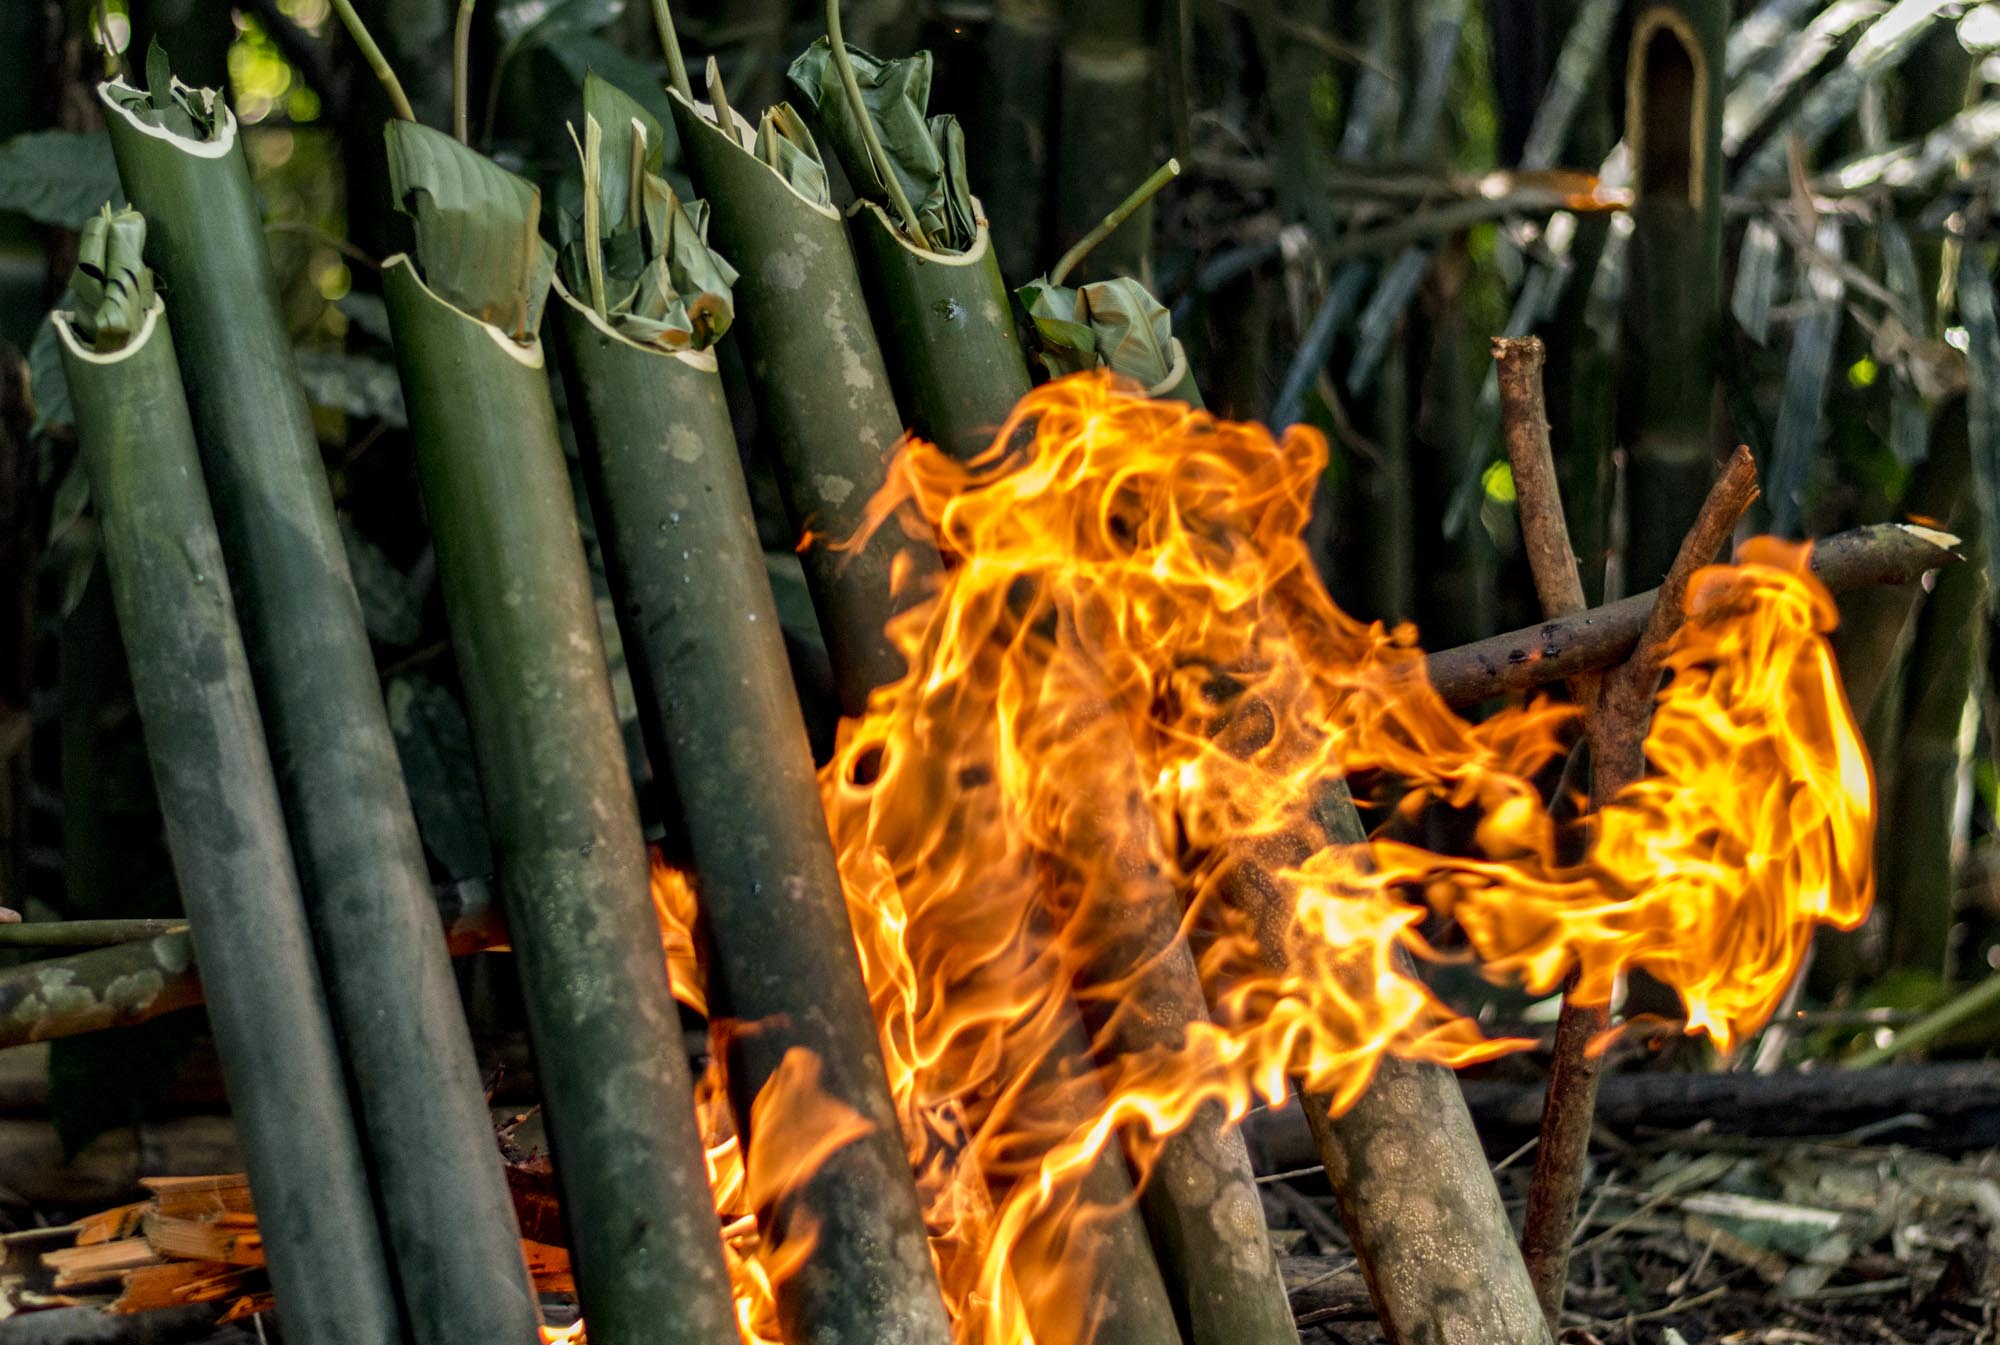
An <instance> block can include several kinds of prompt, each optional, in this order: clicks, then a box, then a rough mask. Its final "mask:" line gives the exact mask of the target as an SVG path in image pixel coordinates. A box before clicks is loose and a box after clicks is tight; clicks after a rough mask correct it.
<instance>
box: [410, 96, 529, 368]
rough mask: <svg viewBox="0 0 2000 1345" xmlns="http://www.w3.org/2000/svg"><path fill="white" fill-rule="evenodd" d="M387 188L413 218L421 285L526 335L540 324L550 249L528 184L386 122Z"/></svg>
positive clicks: (450, 143) (420, 132)
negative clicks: (421, 279)
mask: <svg viewBox="0 0 2000 1345" xmlns="http://www.w3.org/2000/svg"><path fill="white" fill-rule="evenodd" d="M384 133H385V134H386V136H387V138H388V145H389V189H390V193H391V195H392V196H393V197H394V199H395V201H396V204H397V206H398V207H399V208H400V209H401V210H402V211H403V212H404V213H405V214H407V215H409V216H410V218H411V219H412V220H413V221H414V223H415V232H416V243H415V246H414V247H413V248H412V249H411V253H412V255H413V257H414V258H415V260H416V264H417V270H418V273H419V274H421V275H422V276H423V279H424V283H425V284H426V285H428V286H430V288H431V289H432V290H434V291H436V292H437V293H438V294H439V295H440V296H442V297H443V298H444V299H445V300H446V301H447V302H449V303H451V304H452V305H453V306H454V307H456V308H459V309H461V310H463V311H464V312H466V313H468V314H470V315H471V316H473V317H475V318H478V319H479V320H480V321H482V322H487V323H491V324H492V325H493V326H495V327H498V328H500V329H501V330H502V331H505V332H506V333H507V334H508V335H510V336H512V337H513V338H514V339H515V340H517V341H527V340H529V339H531V338H532V337H533V336H534V334H535V329H536V328H537V327H539V326H540V325H541V320H542V304H543V303H544V302H545V301H546V300H547V298H548V294H549V282H550V281H551V280H552V279H553V278H554V276H555V251H554V249H552V248H550V247H549V245H548V244H546V243H544V242H543V241H542V238H541V234H540V232H539V230H540V224H541V212H542V194H541V192H540V190H539V189H537V188H536V187H535V186H534V185H533V184H532V183H530V182H528V181H526V180H525V179H523V178H519V177H516V176H515V175H514V174H512V173H510V172H508V171H507V170H506V169H504V168H502V167H501V166H500V165H499V164H497V163H494V162H493V161H492V160H491V159H489V158H487V157H486V156H484V155H482V154H477V153H475V152H473V151H472V150H470V149H467V148H466V147H465V146H464V145H461V144H459V143H458V141H456V140H454V139H452V138H451V137H450V136H448V135H445V134H444V133H443V132H441V131H433V130H431V129H430V128H429V127H428V126H423V125H420V124H419V123H417V122H409V121H392V122H390V123H389V124H388V125H387V126H386V127H385V128H384Z"/></svg>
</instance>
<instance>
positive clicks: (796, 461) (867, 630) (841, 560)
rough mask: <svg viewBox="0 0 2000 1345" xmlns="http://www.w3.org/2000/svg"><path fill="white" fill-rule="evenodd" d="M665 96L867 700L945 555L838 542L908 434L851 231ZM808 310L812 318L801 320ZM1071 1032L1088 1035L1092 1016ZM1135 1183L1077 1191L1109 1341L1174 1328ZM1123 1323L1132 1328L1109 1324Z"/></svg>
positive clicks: (795, 506) (833, 642) (1118, 1163)
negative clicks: (729, 269)
mask: <svg viewBox="0 0 2000 1345" xmlns="http://www.w3.org/2000/svg"><path fill="white" fill-rule="evenodd" d="M670 98H671V101H672V103H673V108H674V125H675V128H676V130H677V131H678V132H679V135H680V139H681V144H682V146H683V147H684V148H685V150H686V152H687V156H688V167H689V172H690V174H691V175H692V177H693V178H694V181H695V184H696V186H697V187H698V188H699V189H700V190H701V191H702V193H703V194H704V195H705V196H706V198H707V199H708V201H709V208H710V217H709V218H710V224H709V229H710V238H711V240H712V241H713V242H714V244H715V246H716V249H717V250H718V251H720V252H721V253H723V254H724V255H725V256H727V257H729V258H730V260H731V261H732V262H733V263H734V264H735V265H736V266H737V267H738V268H740V272H741V274H740V275H739V277H738V279H737V282H736V285H735V289H734V295H735V300H736V324H735V326H734V327H732V328H731V331H732V332H733V333H734V334H735V336H736V339H739V340H742V341H745V342H747V343H748V344H747V349H746V351H745V354H746V356H747V358H746V359H745V361H744V362H745V364H746V366H747V367H748V369H749V372H750V377H751V381H752V383H753V385H754V387H755V389H756V391H757V394H758V397H759V406H760V409H761V410H763V411H764V412H765V413H766V414H767V415H769V416H770V418H771V420H772V425H773V430H774V432H775V437H776V438H777V441H778V453H779V468H780V471H779V482H780V485H781V486H782V487H783V489H784V491H785V497H786V506H787V508H788V509H789V510H790V512H791V514H792V517H793V520H794V522H795V523H797V524H798V525H799V526H800V527H802V528H809V529H810V533H809V536H808V544H807V549H806V552H805V568H806V578H807V581H808V583H809V584H810V585H811V586H812V590H813V602H814V606H815V607H816V609H817V610H818V613H819V620H820V629H821V631H822V633H823V634H824V636H825V638H826V642H827V648H828V651H829V653H831V654H832V656H833V667H834V677H835V680H836V682H837V683H838V686H839V690H840V698H841V704H842V706H843V708H844V709H845V710H846V712H847V713H848V714H851V715H852V714H859V713H861V712H862V711H863V710H865V709H866V708H867V704H868V694H869V692H870V691H872V690H873V689H874V688H876V687H877V686H882V685H885V684H887V683H889V682H892V681H894V680H896V679H897V678H899V677H901V676H902V675H903V672H904V665H903V661H902V658H901V656H900V655H898V654H896V653H895V652H894V650H893V649H892V648H891V647H890V646H889V644H888V642H887V640H886V639H885V638H884V636H883V633H882V632H883V628H884V626H885V624H886V623H887V621H888V620H889V618H890V617H891V616H893V615H894V613H895V611H896V608H897V604H898V598H899V596H900V595H901V594H903V593H906V592H914V591H917V590H918V589H919V587H920V585H919V584H918V583H917V582H916V581H917V579H918V578H920V577H922V576H926V575H930V574H934V573H935V572H936V571H937V570H938V568H939V566H940V564H941V562H940V560H939V557H938V552H937V547H936V544H935V543H934V542H933V541H932V540H931V538H930V537H929V536H928V535H927V534H926V535H923V536H907V535H902V534H900V533H899V532H897V530H895V529H883V530H881V531H880V532H878V533H877V535H876V536H875V537H874V538H872V539H871V540H870V542H869V543H868V545H867V546H866V547H864V548H862V549H861V550H859V551H855V552H849V551H838V550H835V549H834V548H833V546H832V545H831V544H832V543H837V542H839V541H841V539H843V538H845V537H847V536H848V535H850V534H851V533H853V532H854V531H856V530H857V529H858V527H859V526H860V524H861V522H862V520H863V518H864V515H865V507H866V505H867V502H868V500H869V499H870V498H871V497H872V496H873V495H874V493H875V492H876V490H878V489H879V488H880V487H881V485H882V483H883V481H884V479H885V463H886V458H887V455H888V452H889V450H890V449H891V448H892V447H893V446H894V444H895V442H896V439H897V438H898V437H899V431H898V429H897V426H898V424H899V421H898V420H897V417H896V410H895V405H894V403H893V401H892V400H891V397H890V392H889V380H888V375H887V374H886V372H884V370H883V367H882V356H881V350H880V348H879V347H878V346H877V345H876V343H875V332H874V328H873V326H872V325H871V324H870V322H869V318H868V310H867V307H866V305H865V303H864V302H863V300H862V297H861V282H860V280H859V278H858V277H857V276H856V274H855V268H854V261H853V256H852V254H851V252H850V251H849V248H848V240H847V233H846V230H845V229H843V228H842V227H841V223H840V216H839V213H838V212H837V211H835V210H834V209H833V208H832V207H830V206H823V205H819V204H817V203H815V202H812V201H808V200H807V199H805V198H804V197H802V196H800V195H799V194H798V193H797V192H796V191H794V190H793V189H792V188H791V187H790V185H788V184H787V183H786V182H785V181H784V180H783V179H782V178H781V177H780V176H779V175H778V174H777V173H776V172H775V171H773V170H772V169H770V168H768V167H766V166H765V165H764V164H763V163H761V162H760V161H759V160H758V159H757V158H756V157H755V156H753V155H752V154H750V153H749V152H748V151H747V150H745V149H743V148H742V146H741V145H740V144H739V143H738V142H737V141H735V140H734V139H732V138H731V137H729V136H726V135H724V134H723V133H722V131H720V130H719V129H718V128H717V127H716V125H715V124H714V123H713V122H711V121H709V120H708V119H707V118H705V117H704V116H702V114H701V113H700V112H699V111H698V110H697V109H696V108H695V106H694V105H693V104H692V103H690V102H688V101H687V100H685V99H683V98H679V97H673V96H672V95H670ZM808 297H809V298H808ZM807 302H810V305H811V306H810V308H809V309H804V310H802V304H805V303H807ZM802 311H803V312H806V313H809V315H810V316H811V317H812V318H813V321H812V322H802V321H801V320H800V317H801V313H802ZM830 356H831V357H833V358H836V359H837V360H838V361H839V365H840V368H841V382H840V384H838V385H836V384H833V383H831V382H830V381H829V380H828V379H826V378H825V377H823V376H819V374H820V371H821V370H823V369H824V368H825V367H826V365H827V363H828V360H829V357H830ZM800 371H804V372H805V373H807V374H809V375H814V376H810V377H800V376H798V375H799V372H800ZM898 569H900V570H902V571H904V572H905V574H906V575H907V576H909V577H908V578H906V579H905V585H906V587H898V586H897V585H896V584H894V583H893V582H892V579H893V577H894V576H893V574H892V571H894V570H898ZM1075 1035H1076V1038H1077V1041H1078V1042H1079V1043H1081V1042H1083V1041H1085V1040H1087V1039H1086V1038H1085V1037H1084V1034H1083V1029H1082V1024H1081V1020H1078V1021H1077V1026H1076V1030H1075ZM1077 1053H1079V1054H1080V1053H1081V1047H1079V1051H1078V1052H1077ZM1131 1190H1132V1188H1131V1181H1130V1179H1129V1177H1128V1175H1127V1174H1126V1172H1125V1170H1124V1160H1123V1158H1122V1157H1121V1156H1120V1155H1119V1154H1117V1153H1115V1152H1112V1151H1109V1150H1107V1151H1106V1152H1105V1153H1103V1154H1102V1155H1100V1157H1099V1161H1098V1162H1097V1164H1096V1165H1095V1166H1094V1167H1093V1169H1092V1171H1091V1173H1090V1175H1089V1177H1088V1178H1087V1179H1086V1181H1085V1183H1084V1185H1083V1187H1082V1189H1081V1193H1080V1194H1081V1199H1082V1201H1083V1203H1084V1204H1085V1205H1086V1206H1088V1207H1090V1208H1091V1209H1092V1210H1093V1211H1094V1213H1093V1214H1092V1215H1091V1218H1092V1220H1093V1224H1094V1226H1095V1228H1096V1229H1097V1231H1098V1237H1099V1242H1098V1255H1097V1256H1096V1258H1095V1261H1094V1264H1093V1267H1092V1269H1093V1271H1094V1272H1095V1273H1098V1274H1100V1275H1102V1276H1104V1277H1106V1278H1107V1279H1108V1280H1111V1281H1115V1282H1116V1292H1117V1296H1118V1300H1119V1303H1120V1312H1119V1313H1118V1315H1117V1316H1116V1317H1115V1318H1113V1319H1112V1321H1110V1322H1107V1323H1105V1324H1104V1326H1103V1327H1102V1328H1101V1329H1100V1332H1099V1340H1100V1342H1101V1345H1113V1342H1114V1341H1115V1340H1130V1341H1131V1342H1132V1345H1142V1343H1143V1342H1146V1341H1150V1340H1157V1339H1161V1338H1162V1333H1168V1334H1170V1333H1171V1331H1172V1329H1173V1327H1172V1311H1171V1308H1170V1307H1169V1306H1168V1305H1167V1299H1166V1290H1165V1287H1164V1285H1163V1284H1162V1283H1161V1281H1160V1277H1159V1271H1158V1269H1157V1268H1156V1267H1155V1266H1154V1265H1153V1264H1152V1262H1151V1258H1150V1256H1149V1255H1148V1252H1147V1249H1146V1247H1145V1242H1144V1233H1143V1230H1141V1229H1140V1228H1138V1227H1137V1224H1138V1216H1137V1215H1136V1214H1135V1213H1134V1212H1133V1211H1132V1210H1131V1209H1130V1208H1129V1206H1130V1197H1131ZM1114 1326H1115V1327H1116V1328H1117V1329H1118V1330H1119V1331H1121V1332H1122V1331H1125V1330H1130V1331H1131V1332H1132V1334H1131V1335H1130V1336H1129V1337H1128V1336H1124V1335H1122V1334H1121V1335H1117V1336H1114V1335H1112V1334H1111V1332H1112V1330H1113V1328H1114ZM1051 1338H1054V1337H1051Z"/></svg>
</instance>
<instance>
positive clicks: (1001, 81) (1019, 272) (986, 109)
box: [965, 0, 1056, 276]
mask: <svg viewBox="0 0 2000 1345" xmlns="http://www.w3.org/2000/svg"><path fill="white" fill-rule="evenodd" d="M981 54H982V56H983V57H984V59H985V61H986V97H985V99H984V100H982V103H981V106H979V107H977V108H967V109H965V115H966V118H967V122H966V139H967V141H968V145H967V149H968V153H967V158H968V159H970V160H972V161H973V162H975V163H977V164H978V165H979V168H980V172H981V176H980V178H979V179H978V183H977V184H976V185H977V186H978V188H979V194H980V196H981V198H982V199H983V200H986V201H988V202H991V203H992V204H991V207H990V210H991V219H992V223H993V225H994V229H993V239H994V248H995V249H996V250H997V251H998V253H999V256H1000V273H1001V274H1002V275H1004V276H1024V275H1029V274H1031V273H1032V272H1033V271H1034V269H1035V267H1036V266H1038V265H1040V264H1041V260H1042V256H1043V253H1042V216H1043V213H1044V212H1043V205H1044V202H1045V200H1046V197H1047V185H1046V184H1047V182H1048V178H1049V171H1048V165H1049V148H1050V147H1049V144H1048V129H1047V128H1048V127H1049V126H1050V125H1051V124H1052V123H1053V122H1054V120H1055V93H1056V22H1055V12H1054V5H1053V0H997V3H995V4H994V6H993V22H992V24H991V26H990V27H989V28H988V29H987V33H986V40H985V42H984V43H983V44H981Z"/></svg>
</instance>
